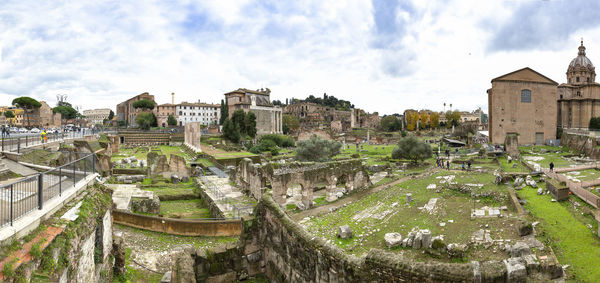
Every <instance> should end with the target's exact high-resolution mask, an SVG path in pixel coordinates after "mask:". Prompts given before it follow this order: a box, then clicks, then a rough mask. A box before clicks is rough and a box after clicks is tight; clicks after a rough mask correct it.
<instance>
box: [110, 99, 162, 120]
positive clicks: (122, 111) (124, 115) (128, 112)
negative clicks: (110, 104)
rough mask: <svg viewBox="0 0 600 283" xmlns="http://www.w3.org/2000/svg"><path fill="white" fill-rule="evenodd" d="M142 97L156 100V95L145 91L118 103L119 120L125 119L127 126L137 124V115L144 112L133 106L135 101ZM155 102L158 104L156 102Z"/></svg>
mask: <svg viewBox="0 0 600 283" xmlns="http://www.w3.org/2000/svg"><path fill="white" fill-rule="evenodd" d="M142 99H148V100H150V101H153V102H154V95H150V94H149V93H147V92H144V93H142V94H138V95H136V96H134V97H132V98H130V99H128V100H125V101H123V102H121V103H119V104H118V105H117V121H124V122H125V125H127V126H131V127H135V126H137V124H136V123H135V116H136V115H137V114H138V113H140V112H142V110H140V109H135V108H133V103H134V102H136V101H139V100H142ZM154 104H155V105H156V102H155V103H154Z"/></svg>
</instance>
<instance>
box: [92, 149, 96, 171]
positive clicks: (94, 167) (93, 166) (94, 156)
mask: <svg viewBox="0 0 600 283" xmlns="http://www.w3.org/2000/svg"><path fill="white" fill-rule="evenodd" d="M94 173H96V155H95V154H93V153H92V174H94Z"/></svg>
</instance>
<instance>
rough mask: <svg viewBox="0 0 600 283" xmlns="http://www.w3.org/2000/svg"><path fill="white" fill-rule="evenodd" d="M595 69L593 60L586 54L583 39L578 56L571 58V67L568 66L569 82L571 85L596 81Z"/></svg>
mask: <svg viewBox="0 0 600 283" xmlns="http://www.w3.org/2000/svg"><path fill="white" fill-rule="evenodd" d="M595 69H596V68H595V67H594V64H592V61H591V60H590V59H589V58H588V57H587V56H585V46H583V40H582V41H581V45H580V46H579V52H578V53H577V57H575V59H573V60H571V63H569V68H567V83H568V84H571V85H584V84H589V83H594V82H595V80H596V70H595Z"/></svg>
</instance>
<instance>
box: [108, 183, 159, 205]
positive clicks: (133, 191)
mask: <svg viewBox="0 0 600 283" xmlns="http://www.w3.org/2000/svg"><path fill="white" fill-rule="evenodd" d="M106 186H107V187H109V188H111V189H113V190H114V191H113V194H112V200H113V204H114V205H115V208H116V209H119V210H124V211H131V198H148V199H153V198H155V197H156V194H155V193H154V192H151V191H144V190H141V189H140V188H138V187H136V185H128V184H106Z"/></svg>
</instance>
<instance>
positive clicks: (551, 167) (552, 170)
mask: <svg viewBox="0 0 600 283" xmlns="http://www.w3.org/2000/svg"><path fill="white" fill-rule="evenodd" d="M550 172H554V162H550Z"/></svg>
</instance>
